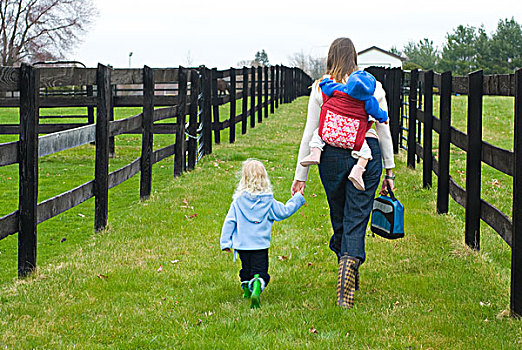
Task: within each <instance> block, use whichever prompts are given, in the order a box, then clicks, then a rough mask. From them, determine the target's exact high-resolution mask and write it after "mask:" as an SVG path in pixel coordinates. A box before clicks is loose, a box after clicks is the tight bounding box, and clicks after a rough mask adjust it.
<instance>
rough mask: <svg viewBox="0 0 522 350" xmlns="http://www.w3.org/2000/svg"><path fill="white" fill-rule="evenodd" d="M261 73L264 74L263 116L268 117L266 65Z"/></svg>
mask: <svg viewBox="0 0 522 350" xmlns="http://www.w3.org/2000/svg"><path fill="white" fill-rule="evenodd" d="M263 73H264V74H263V75H264V79H263V80H264V86H265V102H264V107H265V118H268V108H269V107H270V102H269V100H268V67H263Z"/></svg>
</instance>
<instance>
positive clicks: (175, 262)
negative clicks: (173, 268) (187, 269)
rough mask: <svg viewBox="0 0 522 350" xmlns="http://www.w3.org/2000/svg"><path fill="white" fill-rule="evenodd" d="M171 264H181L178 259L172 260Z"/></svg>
mask: <svg viewBox="0 0 522 350" xmlns="http://www.w3.org/2000/svg"><path fill="white" fill-rule="evenodd" d="M170 262H171V263H172V264H177V263H179V260H178V259H176V260H171V261H170Z"/></svg>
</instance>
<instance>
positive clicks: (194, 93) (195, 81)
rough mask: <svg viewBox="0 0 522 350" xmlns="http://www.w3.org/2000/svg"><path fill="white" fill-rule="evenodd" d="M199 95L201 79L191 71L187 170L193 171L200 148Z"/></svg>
mask: <svg viewBox="0 0 522 350" xmlns="http://www.w3.org/2000/svg"><path fill="white" fill-rule="evenodd" d="M198 94H199V78H198V73H197V72H196V71H195V70H191V71H190V110H189V126H188V133H189V139H188V157H187V158H188V160H187V163H188V164H187V170H193V169H194V167H195V166H196V157H197V147H198V131H197V130H198Z"/></svg>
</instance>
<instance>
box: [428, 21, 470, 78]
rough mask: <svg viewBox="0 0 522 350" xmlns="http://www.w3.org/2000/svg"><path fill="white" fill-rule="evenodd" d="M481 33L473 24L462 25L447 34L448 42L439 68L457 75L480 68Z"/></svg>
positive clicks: (443, 49) (443, 50)
mask: <svg viewBox="0 0 522 350" xmlns="http://www.w3.org/2000/svg"><path fill="white" fill-rule="evenodd" d="M478 41H479V34H477V29H476V28H475V27H472V26H463V25H460V26H458V27H457V29H455V30H454V31H453V33H448V34H446V44H445V45H444V47H443V48H442V55H441V60H440V63H439V64H438V68H439V70H441V71H448V70H450V71H452V72H453V73H454V74H456V75H464V74H468V73H469V72H472V71H474V70H476V69H477V68H478V66H479V65H478V60H477V58H478V55H477V51H478V50H477V49H478V47H477V42H478Z"/></svg>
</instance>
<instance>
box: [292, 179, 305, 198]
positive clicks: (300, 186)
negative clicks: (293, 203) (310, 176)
mask: <svg viewBox="0 0 522 350" xmlns="http://www.w3.org/2000/svg"><path fill="white" fill-rule="evenodd" d="M305 186H306V182H305V181H299V180H294V183H293V184H292V189H291V193H292V196H293V195H294V194H296V193H297V192H300V193H301V194H302V195H303V196H304V189H305Z"/></svg>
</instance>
